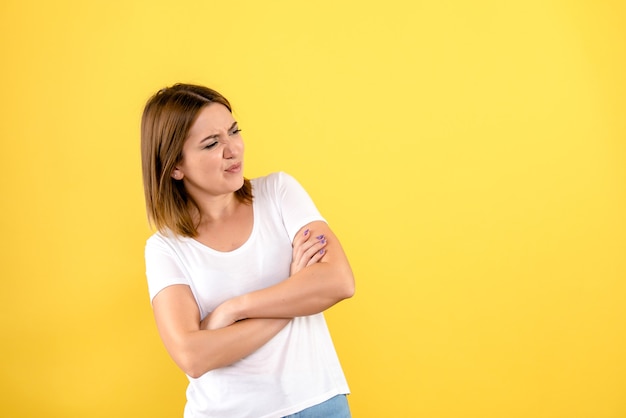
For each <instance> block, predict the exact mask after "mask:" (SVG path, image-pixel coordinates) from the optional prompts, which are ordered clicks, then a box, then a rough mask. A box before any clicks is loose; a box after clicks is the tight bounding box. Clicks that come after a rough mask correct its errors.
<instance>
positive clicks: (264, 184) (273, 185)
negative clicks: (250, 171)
mask: <svg viewBox="0 0 626 418" xmlns="http://www.w3.org/2000/svg"><path fill="white" fill-rule="evenodd" d="M250 182H251V183H252V187H253V190H254V189H257V190H259V191H268V190H274V191H275V190H278V189H280V188H282V187H284V186H285V185H289V184H291V183H294V182H296V180H295V178H293V176H291V175H290V174H287V173H286V172H284V171H276V172H273V173H270V174H267V175H265V176H262V177H256V178H253V179H252V180H250Z"/></svg>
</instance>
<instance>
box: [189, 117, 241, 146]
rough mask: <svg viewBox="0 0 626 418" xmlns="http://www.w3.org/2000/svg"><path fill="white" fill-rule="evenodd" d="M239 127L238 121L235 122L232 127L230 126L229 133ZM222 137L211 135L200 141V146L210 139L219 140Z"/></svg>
mask: <svg viewBox="0 0 626 418" xmlns="http://www.w3.org/2000/svg"><path fill="white" fill-rule="evenodd" d="M236 126H237V121H234V122H233V124H232V125H230V128H228V131H227V132H230V131H232V130H233V128H235V127H236ZM219 136H220V135H219V134H213V135H209V136H207V137H206V138H203V139H202V140H200V142H199V143H198V144H202V143H203V142H204V141H208V140H209V139H215V138H218V137H219Z"/></svg>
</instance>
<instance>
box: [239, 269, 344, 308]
mask: <svg viewBox="0 0 626 418" xmlns="http://www.w3.org/2000/svg"><path fill="white" fill-rule="evenodd" d="M353 293H354V278H353V277H352V272H351V270H350V269H349V267H346V268H340V269H337V268H336V267H335V266H331V265H329V264H326V263H317V264H314V265H312V266H309V267H307V268H305V269H304V270H302V271H300V272H299V273H297V274H295V275H293V276H291V277H290V278H288V279H287V280H285V281H283V282H281V283H279V284H277V285H274V286H272V287H269V288H266V289H262V290H258V291H256V292H251V293H247V294H245V295H242V296H239V297H237V298H234V299H231V300H230V301H229V304H230V306H229V307H228V309H231V310H232V311H233V312H234V314H233V315H234V316H235V317H236V319H243V318H292V317H296V316H307V315H313V314H317V313H320V312H323V311H324V310H326V309H328V308H329V307H331V306H333V305H334V304H336V303H337V302H339V301H341V300H343V299H346V298H349V297H351V296H352V295H353Z"/></svg>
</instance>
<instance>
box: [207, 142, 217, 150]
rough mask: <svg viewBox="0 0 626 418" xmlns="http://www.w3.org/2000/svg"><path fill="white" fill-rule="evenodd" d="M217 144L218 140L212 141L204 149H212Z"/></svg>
mask: <svg viewBox="0 0 626 418" xmlns="http://www.w3.org/2000/svg"><path fill="white" fill-rule="evenodd" d="M216 145H217V141H216V142H211V143H210V144H209V145H207V146H206V147H204V149H211V148H213V147H215V146H216Z"/></svg>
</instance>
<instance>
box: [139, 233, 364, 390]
mask: <svg viewBox="0 0 626 418" xmlns="http://www.w3.org/2000/svg"><path fill="white" fill-rule="evenodd" d="M319 236H323V237H324V238H323V239H318V238H317V237H319ZM353 294H354V277H353V274H352V270H351V268H350V265H349V263H348V260H347V258H346V255H345V253H344V251H343V249H342V247H341V244H340V243H339V240H338V239H337V237H336V236H335V235H334V234H333V232H332V231H331V229H330V228H329V227H328V225H327V224H326V223H325V222H321V221H315V222H311V223H310V224H308V225H305V226H304V227H303V228H302V229H301V230H300V231H298V233H297V234H296V237H295V238H294V241H293V260H292V263H291V270H290V276H289V278H287V279H286V280H284V281H282V282H280V283H278V284H276V285H274V286H271V287H268V288H265V289H261V290H257V291H255V292H250V293H246V294H244V295H241V296H238V297H235V298H232V299H229V300H227V301H225V302H224V303H222V304H221V305H219V306H218V307H217V308H216V309H215V310H214V311H213V312H211V313H210V314H209V315H208V316H207V317H206V318H204V320H202V321H200V311H199V310H198V306H197V304H196V301H195V299H194V297H193V295H192V293H191V290H190V288H189V286H187V285H173V286H169V287H166V288H165V289H163V290H162V291H160V292H159V293H158V294H157V295H156V296H155V297H154V299H153V301H152V307H153V310H154V317H155V320H156V324H157V328H158V330H159V334H160V336H161V339H162V340H163V343H164V344H165V348H166V349H167V351H168V352H169V354H170V356H171V357H172V359H174V362H176V364H177V365H178V367H180V368H181V369H182V370H183V371H184V372H185V373H186V374H187V375H189V376H191V377H193V378H197V377H200V376H201V375H203V374H204V373H206V372H208V371H210V370H213V369H217V368H220V367H224V366H227V365H229V364H232V363H234V362H236V361H238V360H240V359H242V358H243V357H245V356H247V355H249V354H251V353H253V352H254V351H256V350H257V349H259V348H260V347H261V346H263V345H264V344H265V343H267V342H268V341H269V340H270V339H272V338H273V337H274V336H275V335H276V334H278V332H280V330H282V329H283V328H284V327H285V326H286V325H287V324H288V323H289V321H290V320H291V319H292V318H294V317H298V316H307V315H313V314H316V313H319V312H323V311H324V310H326V309H328V308H329V307H331V306H333V305H334V304H336V303H337V302H339V301H341V300H343V299H347V298H350V297H352V295H353Z"/></svg>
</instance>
